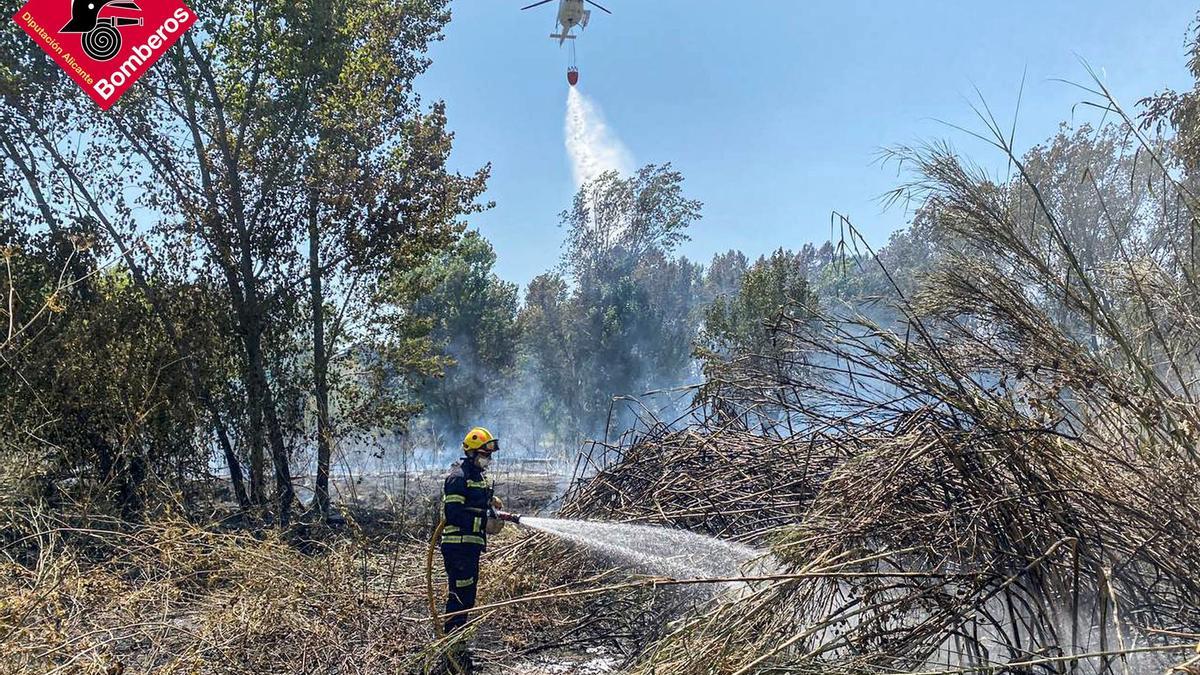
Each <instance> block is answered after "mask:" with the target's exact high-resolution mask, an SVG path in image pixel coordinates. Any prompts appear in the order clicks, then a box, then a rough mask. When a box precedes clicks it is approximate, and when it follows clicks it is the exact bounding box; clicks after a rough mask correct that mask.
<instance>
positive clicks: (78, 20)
mask: <svg viewBox="0 0 1200 675" xmlns="http://www.w3.org/2000/svg"><path fill="white" fill-rule="evenodd" d="M106 8H113V9H118V8H119V9H128V10H133V11H137V12H140V11H142V8H141V7H138V6H137V4H136V3H134V2H132V0H71V20H70V21H68V22H67V25H65V26H63V27H62V30H61V31H60V32H62V33H82V34H83V38H82V39H83V53H84V54H87V55H88V56H90V57H92V58H93V59H95V60H97V61H107V60H109V59H111V58H112V57H114V56H116V55H117V52H119V51H121V31H120V30H118V29H119V28H121V26H140V25H142V20H141V18H132V17H127V16H103V17H102V16H100V11H101V10H103V9H106Z"/></svg>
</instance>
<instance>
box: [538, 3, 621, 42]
mask: <svg viewBox="0 0 1200 675" xmlns="http://www.w3.org/2000/svg"><path fill="white" fill-rule="evenodd" d="M550 1H551V0H541V1H540V2H535V3H533V4H532V5H527V6H525V7H522V8H521V11H525V10H527V9H533V8H534V7H540V6H541V5H544V4H546V3H548V2H550ZM584 2H586V3H587V4H589V5H591V6H593V7H596V8H598V9H600V10H603V11H604V12H605V13H607V14H612V12H611V11H609V10H608V8H606V7H604V6H603V5H601V4H599V3H596V2H592V0H559V2H558V21H557V23H555V29H557V28H558V27H559V26H562V32H560V33H557V34H555V33H551V34H550V37H551V38H553V39H555V40H558V44H559V46H562V43H564V42H566V41H567V40H574V39H575V36H574V35H571V31H572V30H573V29H574V28H575V26H579V27H580V28H587V25H588V19H590V18H591V17H592V11H591V10H589V9H584V7H583V3H584Z"/></svg>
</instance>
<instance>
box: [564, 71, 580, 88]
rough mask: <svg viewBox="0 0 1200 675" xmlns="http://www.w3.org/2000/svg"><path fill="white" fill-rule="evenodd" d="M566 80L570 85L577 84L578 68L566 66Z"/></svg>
mask: <svg viewBox="0 0 1200 675" xmlns="http://www.w3.org/2000/svg"><path fill="white" fill-rule="evenodd" d="M567 82H570V83H571V86H572V87H574V86H575V85H577V84H579V70H578V69H577V68H567Z"/></svg>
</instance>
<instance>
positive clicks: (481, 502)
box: [441, 427, 504, 661]
mask: <svg viewBox="0 0 1200 675" xmlns="http://www.w3.org/2000/svg"><path fill="white" fill-rule="evenodd" d="M499 449H500V442H499V440H497V439H496V437H495V436H493V435H492V433H491V432H490V431H488V430H487V429H484V428H483V427H475V428H474V429H471V430H470V431H468V432H467V436H466V438H464V439H463V453H464V455H465V456H464V457H463V458H462V459H460V460H459V461H458V462H457V463H456V464H455V465H454V466H453V467H452V468H451V469H450V474H449V475H448V476H446V483H445V486H444V487H443V488H442V503H443V508H444V509H445V517H446V526H445V528H444V529H443V530H442V541H441V548H442V561H443V563H444V564H445V566H446V578H447V581H448V584H449V593H448V595H447V598H446V613H447V614H449V613H451V612H458V611H462V610H465V609H470V608H472V607H474V606H475V593H476V591H477V590H478V588H479V554H481V553H483V550H484V549H485V548H486V547H487V536H488V534H496V533H497V532H499V531H500V528H501V527H503V525H504V523H503V521H501V520H500V519H499V518H498V517H496V513H495V509H499V508H502V506H503V505H502V504H501V503H500V500H499V499H498V498H497V497H496V496H495V495H494V494H493V490H492V479H491V478H488V477H487V476H486V475H485V473H484V472H485V471H486V469H487V467H488V464H489V463H490V462H491V461H492V453H494V452H496V451H497V450H499ZM466 623H467V615H466V614H458V615H456V616H451V617H449V618H447V619H446V633H447V634H449V633H452V632H454V631H457V630H461V629H462V627H463V626H465V625H466ZM462 656H463V657H465V659H466V660H467V661H469V660H470V659H469V656H468V655H467V654H466V653H465V652H462ZM460 660H463V659H460Z"/></svg>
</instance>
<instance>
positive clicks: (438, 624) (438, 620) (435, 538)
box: [425, 511, 521, 675]
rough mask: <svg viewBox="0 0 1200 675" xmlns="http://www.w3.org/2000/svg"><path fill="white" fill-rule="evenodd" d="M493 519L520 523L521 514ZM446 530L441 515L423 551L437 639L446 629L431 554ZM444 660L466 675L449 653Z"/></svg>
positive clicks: (499, 514)
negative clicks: (434, 587) (439, 610)
mask: <svg viewBox="0 0 1200 675" xmlns="http://www.w3.org/2000/svg"><path fill="white" fill-rule="evenodd" d="M492 513H493V514H494V516H493V517H495V518H498V519H500V520H503V521H504V522H506V523H516V524H519V523H520V522H521V514H519V513H508V512H507V511H493V512H492ZM445 528H446V515H445V514H444V513H443V514H442V517H441V519H440V520H438V524H437V527H435V528H433V534H432V535H431V536H430V537H429V548H428V549H426V551H425V597H426V598H427V599H428V600H429V620H430V621H432V622H433V632H434V634H435V635H437V637H438V639H439V640H441V639H442V638H444V637H446V629H445V627H444V626H443V625H442V615H441V613H440V612H438V607H437V597H436V596H435V595H434V592H433V552H434V551H435V550H436V549H437V547H438V542H439V541H440V540H441V538H442V530H444V529H445ZM446 659H447V660H448V661H449V662H450V669H451V670H453V671H454V672H455V673H458V675H466V670H464V669H463V667H462V666H461V665H459V663H458V660H457V659H455V658H454V654H453V653H452V652H450V651H447V652H446Z"/></svg>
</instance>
